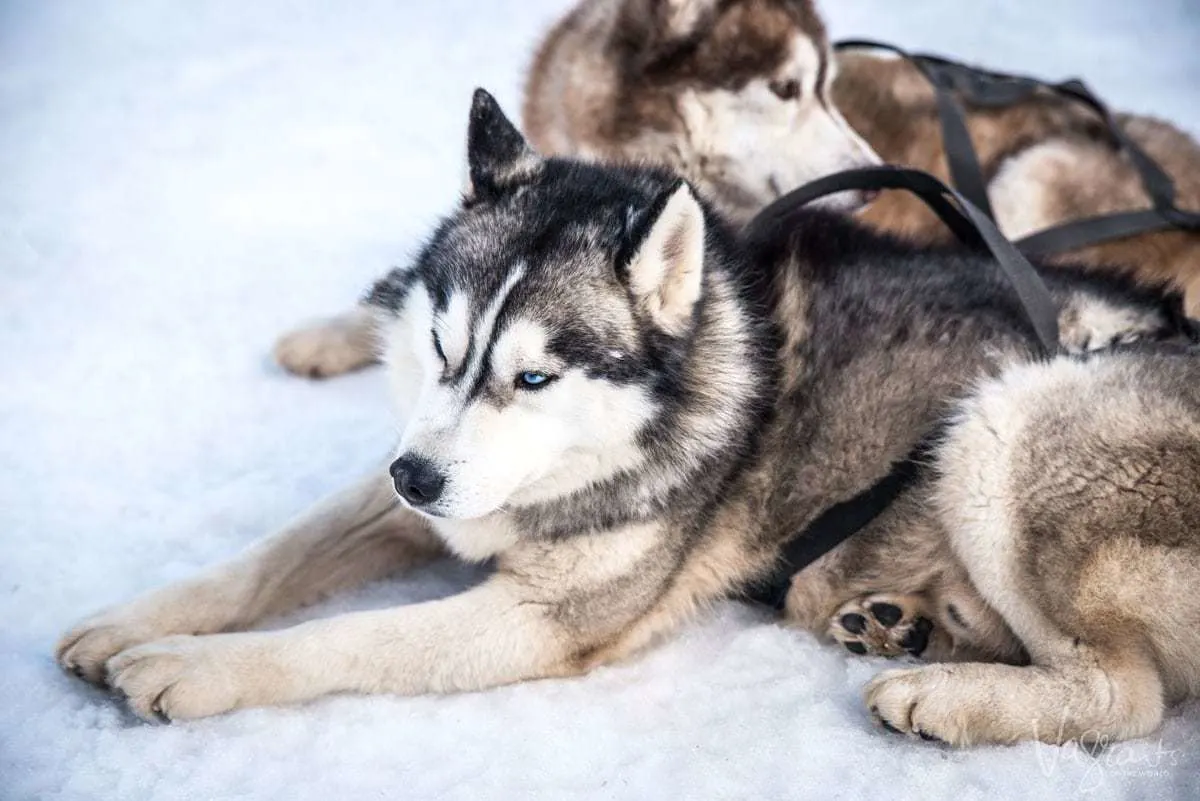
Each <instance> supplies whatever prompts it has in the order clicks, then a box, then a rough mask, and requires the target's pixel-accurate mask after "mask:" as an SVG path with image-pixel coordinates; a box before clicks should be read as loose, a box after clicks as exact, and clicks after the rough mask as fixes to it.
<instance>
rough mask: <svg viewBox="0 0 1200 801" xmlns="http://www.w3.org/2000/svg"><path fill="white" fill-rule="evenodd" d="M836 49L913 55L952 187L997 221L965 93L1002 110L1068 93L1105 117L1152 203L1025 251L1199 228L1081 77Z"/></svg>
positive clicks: (1049, 234) (1066, 227)
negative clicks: (1043, 76) (1045, 76)
mask: <svg viewBox="0 0 1200 801" xmlns="http://www.w3.org/2000/svg"><path fill="white" fill-rule="evenodd" d="M835 47H836V48H837V49H849V48H872V49H878V50H886V51H889V52H892V53H895V54H897V55H899V56H901V57H902V58H905V59H907V60H908V61H909V62H911V63H912V64H913V66H915V67H916V68H917V70H918V71H919V72H920V73H921V74H922V75H923V76H924V77H925V79H926V80H927V81H929V83H930V85H931V86H933V89H934V95H935V98H936V102H937V109H938V117H939V119H940V121H941V126H942V140H943V149H944V150H945V152H946V162H947V165H948V167H949V170H950V176H951V179H952V180H953V182H954V185H955V186H956V187H958V189H959V190H960V191H961V192H962V193H963V195H965V196H966V197H967V199H969V200H970V201H971V202H972V203H973V204H975V205H976V206H977V207H978V208H979V209H981V210H982V211H983V212H984V213H986V214H987V215H988V217H990V218H992V219H995V215H994V214H993V213H992V210H991V205H990V203H989V201H988V197H987V182H986V180H985V179H984V175H983V170H982V168H981V167H980V164H979V158H978V156H977V155H976V153H975V146H974V144H973V143H972V141H971V135H970V132H969V130H968V128H967V122H966V116H965V112H964V110H963V107H962V104H961V103H960V101H959V97H963V98H966V100H967V101H968V102H970V103H972V104H973V105H977V106H983V107H990V108H998V107H1002V106H1008V105H1012V104H1014V103H1019V102H1021V101H1023V100H1026V99H1028V98H1029V97H1030V96H1032V95H1033V94H1034V93H1036V92H1038V91H1039V90H1047V91H1050V92H1054V93H1056V94H1059V95H1062V96H1065V97H1068V98H1070V99H1072V100H1075V101H1077V102H1079V103H1082V104H1084V105H1086V106H1088V107H1089V108H1091V109H1092V111H1094V112H1095V113H1096V114H1097V115H1098V116H1099V117H1100V119H1101V121H1102V122H1103V123H1104V127H1105V128H1106V129H1107V131H1108V134H1109V136H1110V137H1112V140H1113V144H1114V145H1115V147H1116V148H1117V150H1118V151H1119V152H1121V153H1123V154H1125V156H1126V158H1128V159H1129V161H1130V164H1132V166H1133V168H1134V169H1135V170H1136V171H1137V174H1138V178H1139V180H1140V181H1141V184H1142V188H1143V189H1144V190H1145V192H1146V194H1147V196H1149V198H1150V202H1151V204H1152V208H1150V209H1142V210H1139V211H1129V212H1117V213H1115V214H1104V215H1098V216H1095V217H1087V218H1084V219H1080V220H1073V221H1071V222H1067V223H1062V224H1060V225H1056V226H1053V227H1051V228H1047V229H1045V230H1043V231H1039V232H1037V233H1035V234H1032V235H1030V236H1027V237H1025V238H1024V239H1021V240H1018V241H1017V243H1016V245H1017V247H1018V248H1020V250H1021V251H1022V252H1023V253H1027V254H1031V255H1050V254H1054V253H1064V252H1068V251H1072V250H1079V249H1082V248H1086V247H1090V246H1092V245H1097V244H1100V243H1102V242H1108V241H1111V240H1115V239H1124V238H1125V237H1129V236H1135V235H1137V234H1144V233H1151V232H1156V231H1164V230H1171V229H1176V230H1183V231H1190V232H1200V213H1198V212H1192V211H1187V210H1184V209H1180V208H1179V207H1178V206H1176V205H1175V184H1174V182H1173V181H1172V180H1171V177H1170V176H1169V175H1167V173H1166V172H1164V171H1163V169H1162V167H1160V166H1159V164H1158V162H1156V161H1155V160H1154V159H1153V158H1151V157H1150V155H1149V154H1147V153H1146V152H1145V151H1144V150H1142V148H1141V147H1139V146H1138V144H1137V143H1136V142H1134V141H1133V140H1132V139H1130V138H1129V136H1128V134H1126V133H1125V130H1124V129H1123V128H1122V127H1121V126H1120V125H1119V124H1118V123H1117V121H1116V119H1115V118H1114V117H1113V114H1112V112H1111V111H1110V110H1109V108H1108V106H1106V105H1105V104H1104V102H1103V101H1101V100H1100V99H1099V98H1098V97H1097V96H1096V95H1095V93H1094V92H1092V91H1091V89H1089V88H1088V87H1087V85H1086V84H1084V83H1083V82H1082V81H1080V80H1077V79H1071V80H1067V81H1063V82H1061V83H1046V82H1044V81H1040V80H1037V79H1036V78H1030V77H1027V76H1023V75H1011V74H1007V73H1002V72H993V71H989V70H983V69H978V68H975V67H969V66H967V65H966V64H962V63H960V62H957V61H952V60H951V59H948V58H943V57H941V56H934V55H929V54H926V53H909V52H908V51H906V50H903V49H902V48H899V47H896V46H894V45H890V44H887V43H884V42H875V41H871V40H868V39H853V40H846V41H842V42H838V43H837V44H836V45H835Z"/></svg>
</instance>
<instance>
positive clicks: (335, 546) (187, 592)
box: [55, 471, 441, 682]
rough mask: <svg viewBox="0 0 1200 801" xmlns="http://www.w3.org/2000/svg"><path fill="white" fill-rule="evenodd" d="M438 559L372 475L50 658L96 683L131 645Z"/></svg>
mask: <svg viewBox="0 0 1200 801" xmlns="http://www.w3.org/2000/svg"><path fill="white" fill-rule="evenodd" d="M380 473H381V474H382V473H383V471H380ZM440 553H441V546H440V541H439V540H437V538H436V537H435V536H434V535H433V534H432V532H430V531H429V530H428V528H427V527H426V526H425V524H424V523H422V522H421V520H420V519H419V518H418V517H417V515H416V514H414V513H413V512H411V511H409V510H407V509H405V508H404V507H403V506H401V505H400V504H399V502H398V501H397V499H396V497H395V493H394V491H393V490H392V486H391V480H390V478H389V477H388V476H387V475H386V474H382V475H379V476H372V477H371V478H369V479H366V480H364V481H362V482H361V483H359V484H357V485H355V486H354V487H352V488H350V489H348V490H346V491H344V492H341V493H339V494H337V495H334V496H333V497H331V498H329V499H327V500H326V501H324V502H323V503H321V504H319V505H317V506H316V507H315V508H314V509H312V510H311V511H310V512H309V513H308V514H306V515H304V516H303V517H301V518H300V519H299V520H297V521H296V522H295V523H293V524H291V525H289V526H287V527H286V528H284V529H283V530H282V531H280V532H279V533H277V534H275V535H273V536H271V537H268V538H267V539H265V540H263V541H262V542H259V543H257V544H256V545H254V546H252V547H251V548H250V549H249V550H247V551H246V552H245V553H244V554H242V555H241V556H240V557H237V558H235V559H234V560H232V561H231V562H228V563H226V564H223V565H220V566H218V567H215V568H213V569H211V570H209V571H206V572H205V573H203V574H201V575H200V576H198V577H196V578H194V579H191V580H188V581H183V582H180V583H178V584H174V585H171V586H168V587H164V588H162V589H159V590H155V591H153V592H150V593H148V594H147V595H145V596H143V597H141V598H138V599H136V600H134V601H132V602H130V603H127V604H123V605H121V606H117V607H114V608H111V609H108V610H106V611H103V612H101V613H99V614H97V615H95V616H93V617H90V618H88V619H87V620H84V621H83V622H81V623H80V624H78V625H77V626H75V627H74V628H72V629H71V630H70V631H69V632H68V633H67V634H66V635H64V636H63V638H62V639H61V640H60V641H59V643H58V646H57V649H56V652H55V653H56V658H57V659H58V662H59V664H61V665H62V666H63V667H64V668H65V669H67V670H70V671H71V672H73V673H75V674H76V675H78V676H80V677H82V678H84V679H87V680H89V681H93V682H101V681H103V680H104V678H105V675H104V669H105V668H104V665H105V663H106V662H107V661H108V659H109V658H111V657H112V656H113V655H114V654H116V653H118V652H120V651H122V650H124V649H126V648H129V647H131V646H134V645H138V644H140V643H144V642H148V641H150V640H155V639H158V638H160V637H165V636H168V635H171V634H207V633H211V632H217V631H231V630H237V629H242V628H246V627H249V626H251V625H253V624H254V623H256V622H257V621H259V620H261V619H263V618H265V617H268V616H270V615H276V614H281V613H283V612H286V611H288V610H290V609H294V608H296V607H299V606H302V605H304V604H308V603H311V602H313V601H316V600H318V599H320V598H322V597H324V596H326V595H329V594H331V593H334V592H336V591H338V590H343V589H348V588H350V587H354V586H357V585H360V584H364V583H366V582H368V581H371V580H373V579H377V578H382V577H384V576H386V575H388V574H391V573H394V572H396V571H397V570H400V569H403V568H406V567H411V566H415V565H417V564H420V563H423V562H426V561H429V560H430V559H432V558H433V557H435V556H437V555H439V554H440Z"/></svg>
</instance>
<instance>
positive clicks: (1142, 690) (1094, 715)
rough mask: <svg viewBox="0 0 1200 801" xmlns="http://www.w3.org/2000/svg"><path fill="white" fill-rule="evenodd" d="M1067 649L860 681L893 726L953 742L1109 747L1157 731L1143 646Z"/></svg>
mask: <svg viewBox="0 0 1200 801" xmlns="http://www.w3.org/2000/svg"><path fill="white" fill-rule="evenodd" d="M1067 644H1068V645H1070V642H1068V643H1067ZM1074 650H1075V653H1074V654H1073V655H1071V656H1069V657H1064V658H1061V659H1059V660H1056V661H1055V662H1053V663H1051V664H1048V665H1035V666H1030V667H1014V666H1012V665H1000V664H980V663H960V664H946V663H941V664H935V665H928V666H926V667H919V668H912V669H908V670H888V671H885V672H883V673H881V674H879V675H878V676H876V677H875V678H874V679H873V680H872V681H871V682H870V683H869V684H868V685H867V690H866V695H867V706H868V707H869V708H870V710H871V714H872V715H874V716H875V717H876V718H877V719H878V720H880V721H881V722H882V724H883V725H884V727H885V728H887V729H889V730H891V731H896V732H900V733H903V734H915V735H918V736H920V737H922V738H924V739H928V740H941V741H943V742H947V743H950V744H952V745H958V746H965V745H976V744H980V743H1013V742H1017V741H1019V740H1041V741H1043V742H1048V743H1064V742H1070V741H1073V742H1081V743H1108V742H1112V741H1115V740H1123V739H1128V738H1130V737H1140V736H1142V735H1145V734H1149V733H1150V732H1152V731H1154V730H1155V729H1156V728H1158V725H1159V723H1160V722H1161V721H1162V715H1163V707H1164V701H1163V685H1162V681H1161V679H1160V675H1159V671H1158V667H1157V666H1156V665H1155V663H1154V659H1153V657H1152V655H1151V654H1150V653H1149V652H1147V651H1146V650H1144V649H1143V648H1142V647H1140V646H1139V645H1138V644H1136V643H1130V644H1129V645H1128V646H1127V647H1124V648H1116V649H1100V648H1093V647H1090V646H1087V645H1084V644H1080V645H1078V646H1075V648H1074Z"/></svg>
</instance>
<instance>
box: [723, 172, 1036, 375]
mask: <svg viewBox="0 0 1200 801" xmlns="http://www.w3.org/2000/svg"><path fill="white" fill-rule="evenodd" d="M855 189H858V190H862V189H904V190H907V191H909V192H912V193H913V194H915V195H916V196H917V197H919V198H920V199H921V200H922V201H924V202H925V204H926V205H927V206H929V208H930V209H932V210H933V211H934V212H935V213H936V214H937V215H938V217H940V218H941V219H942V220H943V221H944V222H945V223H946V225H947V226H948V227H949V228H950V229H951V230H952V231H954V233H955V235H956V236H957V237H958V238H959V239H960V240H961V241H962V242H963V243H964V244H966V245H968V246H970V247H982V248H984V249H986V250H987V251H988V252H989V253H990V254H991V255H992V257H993V258H994V259H995V260H996V263H997V264H998V265H999V266H1000V269H1001V270H1002V271H1003V272H1004V275H1005V277H1006V278H1007V279H1008V282H1009V284H1011V285H1012V288H1013V291H1014V292H1015V293H1016V295H1017V299H1018V300H1019V301H1020V303H1021V306H1022V308H1023V309H1024V311H1025V315H1026V317H1028V319H1029V322H1030V324H1031V325H1032V326H1033V331H1034V333H1035V334H1036V336H1037V340H1038V343H1039V344H1040V345H1041V351H1042V355H1043V356H1050V355H1052V354H1055V353H1057V352H1058V308H1057V307H1056V306H1055V305H1054V301H1053V300H1052V299H1051V298H1050V293H1049V292H1048V291H1047V289H1046V284H1045V282H1044V281H1042V277H1041V276H1040V275H1038V272H1037V270H1035V269H1034V267H1033V265H1032V264H1030V263H1029V261H1028V259H1026V258H1025V257H1024V256H1023V255H1021V252H1020V251H1019V250H1017V248H1016V247H1015V246H1014V245H1013V243H1011V242H1009V241H1008V240H1007V239H1005V238H1004V235H1003V234H1001V233H1000V230H999V229H998V228H996V225H995V223H993V222H992V221H991V220H990V219H988V217H987V216H986V215H985V214H984V213H983V212H982V211H980V210H979V209H977V208H975V206H974V205H973V204H972V203H971V202H970V201H969V200H967V199H966V198H965V197H963V196H962V194H960V193H959V192H957V191H955V190H954V189H951V188H950V187H948V186H946V185H945V184H944V183H942V182H941V181H939V180H938V179H937V178H935V177H934V176H932V175H930V174H929V173H927V172H922V171H920V170H913V169H909V168H907V167H864V168H861V169H857V170H847V171H845V172H839V173H834V174H833V175H827V176H825V177H824V178H818V179H817V180H815V181H812V182H810V183H807V184H805V185H804V186H802V187H800V188H799V189H794V190H792V191H791V192H788V193H787V194H786V195H784V196H783V197H781V198H779V199H778V200H776V201H775V202H773V203H771V204H770V205H769V206H767V207H766V208H765V209H763V210H762V211H761V212H759V213H758V216H756V217H755V218H754V219H753V220H751V221H750V223H749V224H748V226H747V230H748V231H752V230H754V229H759V228H761V227H762V226H767V225H778V223H779V221H780V220H782V219H783V218H784V217H785V216H786V215H787V214H788V213H789V212H791V211H792V210H794V209H796V208H797V207H799V206H803V205H805V204H807V203H811V202H812V201H814V200H816V199H817V198H820V197H825V196H826V195H831V194H834V193H836V192H844V191H847V190H855Z"/></svg>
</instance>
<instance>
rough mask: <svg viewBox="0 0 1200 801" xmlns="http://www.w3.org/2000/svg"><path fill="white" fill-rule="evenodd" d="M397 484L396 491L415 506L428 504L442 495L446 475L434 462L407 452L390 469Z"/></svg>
mask: <svg viewBox="0 0 1200 801" xmlns="http://www.w3.org/2000/svg"><path fill="white" fill-rule="evenodd" d="M388 472H389V473H391V474H392V480H393V481H394V482H395V484H396V492H398V493H400V496H401V497H402V498H404V500H406V501H408V502H409V503H411V504H412V505H413V506H426V505H428V504H431V503H433V502H434V501H436V500H437V499H438V498H440V497H441V495H442V487H444V486H445V485H446V477H445V476H443V475H442V474H441V473H439V472H438V471H437V468H435V467H434V466H433V463H432V462H430V461H429V460H428V459H422V458H421V457H420V456H414V455H413V454H411V453H406V454H404V455H403V456H401V457H400V458H399V459H397V460H396V461H394V462H392V466H391V467H390V468H389V469H388Z"/></svg>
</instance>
